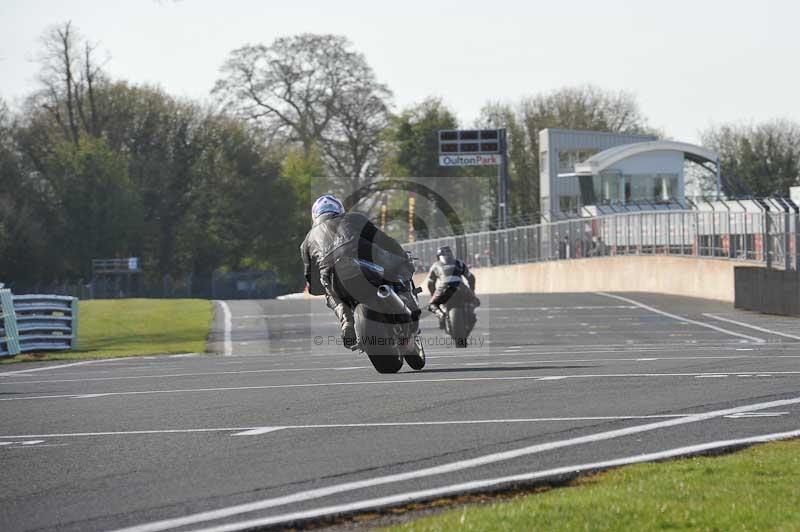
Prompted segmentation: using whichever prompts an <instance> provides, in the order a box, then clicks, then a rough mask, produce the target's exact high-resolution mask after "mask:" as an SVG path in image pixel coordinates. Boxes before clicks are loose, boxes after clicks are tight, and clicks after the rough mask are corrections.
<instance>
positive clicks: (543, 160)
mask: <svg viewBox="0 0 800 532" xmlns="http://www.w3.org/2000/svg"><path fill="white" fill-rule="evenodd" d="M547 159H548V157H547V150H543V151H542V153H540V154H539V172H540V173H542V174H547V175H549V174H550V169H549V167H550V165H549V164H547Z"/></svg>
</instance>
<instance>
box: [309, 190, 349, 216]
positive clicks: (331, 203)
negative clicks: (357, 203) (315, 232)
mask: <svg viewBox="0 0 800 532" xmlns="http://www.w3.org/2000/svg"><path fill="white" fill-rule="evenodd" d="M326 212H333V213H336V214H344V205H342V202H341V201H339V199H338V198H337V197H336V196H333V195H331V194H325V195H324V196H320V197H318V198H317V201H315V202H314V206H313V207H311V220H313V221H316V220H317V218H318V217H319V215H321V214H323V213H326Z"/></svg>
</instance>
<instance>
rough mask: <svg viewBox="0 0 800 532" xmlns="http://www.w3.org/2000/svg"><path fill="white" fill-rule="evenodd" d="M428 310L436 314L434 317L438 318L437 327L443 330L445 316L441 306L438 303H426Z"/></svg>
mask: <svg viewBox="0 0 800 532" xmlns="http://www.w3.org/2000/svg"><path fill="white" fill-rule="evenodd" d="M428 310H430V311H431V312H433V313H434V314H435V315H436V317H437V318H438V319H439V329H441V330H444V328H445V320H446V318H447V316H446V314H445V313H444V310H443V309H442V307H441V306H440V305H437V304H435V303H432V304H430V305H428Z"/></svg>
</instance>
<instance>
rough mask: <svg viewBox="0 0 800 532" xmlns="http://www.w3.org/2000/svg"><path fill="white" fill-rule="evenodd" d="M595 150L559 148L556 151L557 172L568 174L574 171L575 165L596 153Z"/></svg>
mask: <svg viewBox="0 0 800 532" xmlns="http://www.w3.org/2000/svg"><path fill="white" fill-rule="evenodd" d="M596 153H597V150H590V149H582V150H559V151H558V173H560V174H569V173H572V172H574V171H575V165H576V164H578V163H582V162H584V161H585V160H586V159H588V158H589V157H591V156H592V155H594V154H596Z"/></svg>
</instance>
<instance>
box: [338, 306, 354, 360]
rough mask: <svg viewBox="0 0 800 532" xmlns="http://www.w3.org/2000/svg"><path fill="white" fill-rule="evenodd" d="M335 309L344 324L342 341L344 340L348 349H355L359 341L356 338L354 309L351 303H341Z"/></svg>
mask: <svg viewBox="0 0 800 532" xmlns="http://www.w3.org/2000/svg"><path fill="white" fill-rule="evenodd" d="M333 311H334V312H335V313H336V317H337V318H339V321H340V322H341V325H342V341H343V342H344V346H345V347H346V348H348V349H353V348H354V347H355V346H356V343H357V342H358V340H357V338H356V327H355V320H354V319H353V309H351V308H350V306H349V305H346V304H344V303H339V304H338V305H336V307H335V308H334V309H333Z"/></svg>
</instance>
